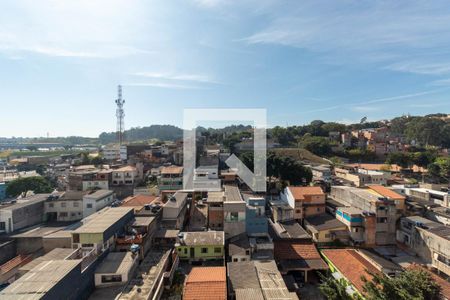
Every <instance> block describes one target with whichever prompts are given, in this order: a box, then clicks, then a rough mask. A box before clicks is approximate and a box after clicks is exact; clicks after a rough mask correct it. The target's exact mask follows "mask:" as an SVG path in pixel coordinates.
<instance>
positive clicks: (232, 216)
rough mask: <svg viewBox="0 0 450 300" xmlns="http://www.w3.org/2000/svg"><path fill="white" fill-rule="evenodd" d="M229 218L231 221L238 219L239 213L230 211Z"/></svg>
mask: <svg viewBox="0 0 450 300" xmlns="http://www.w3.org/2000/svg"><path fill="white" fill-rule="evenodd" d="M230 220H231V221H238V220H239V213H238V212H232V213H230Z"/></svg>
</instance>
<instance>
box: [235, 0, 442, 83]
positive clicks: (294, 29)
mask: <svg viewBox="0 0 450 300" xmlns="http://www.w3.org/2000/svg"><path fill="white" fill-rule="evenodd" d="M266 14H267V16H268V19H269V20H270V21H269V23H268V25H267V26H265V27H264V28H263V29H262V30H259V31H257V32H255V33H253V34H251V35H250V36H248V37H246V38H244V39H243V40H244V41H246V42H247V43H249V44H274V45H282V46H291V47H297V48H302V49H306V50H309V51H312V52H316V53H319V54H321V55H322V57H323V59H324V61H325V62H327V63H342V64H347V63H353V64H355V63H363V64H368V63H370V64H380V65H381V67H382V68H386V69H389V70H393V71H399V72H412V73H418V74H427V75H428V74H432V75H435V74H445V73H450V55H448V47H449V45H450V31H449V30H448V24H450V9H449V6H448V3H446V2H445V1H433V3H430V2H423V1H409V2H408V3H407V4H406V3H401V2H395V1H382V2H378V1H375V2H364V1H348V2H347V5H343V4H342V3H337V2H335V3H330V2H327V3H324V2H321V1H315V2H308V1H306V2H302V3H299V1H294V2H293V4H292V5H291V6H290V7H289V8H284V9H280V10H272V11H267V12H266Z"/></svg>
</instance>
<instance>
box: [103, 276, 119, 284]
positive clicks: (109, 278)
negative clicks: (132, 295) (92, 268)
mask: <svg viewBox="0 0 450 300" xmlns="http://www.w3.org/2000/svg"><path fill="white" fill-rule="evenodd" d="M109 282H122V275H102V283H109Z"/></svg>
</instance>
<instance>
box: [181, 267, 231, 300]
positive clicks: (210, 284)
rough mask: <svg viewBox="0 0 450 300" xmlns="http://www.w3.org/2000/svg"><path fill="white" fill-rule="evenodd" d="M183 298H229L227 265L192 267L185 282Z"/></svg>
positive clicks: (195, 299)
mask: <svg viewBox="0 0 450 300" xmlns="http://www.w3.org/2000/svg"><path fill="white" fill-rule="evenodd" d="M183 299H185V300H197V299H217V300H225V299H227V275H226V269H225V267H195V268H192V270H191V272H190V273H189V275H188V277H187V279H186V282H185V287H184V293H183Z"/></svg>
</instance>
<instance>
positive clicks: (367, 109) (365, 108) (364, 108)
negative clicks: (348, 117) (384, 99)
mask: <svg viewBox="0 0 450 300" xmlns="http://www.w3.org/2000/svg"><path fill="white" fill-rule="evenodd" d="M351 110H353V111H356V112H373V111H378V110H380V108H379V107H375V106H354V107H352V108H351Z"/></svg>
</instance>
